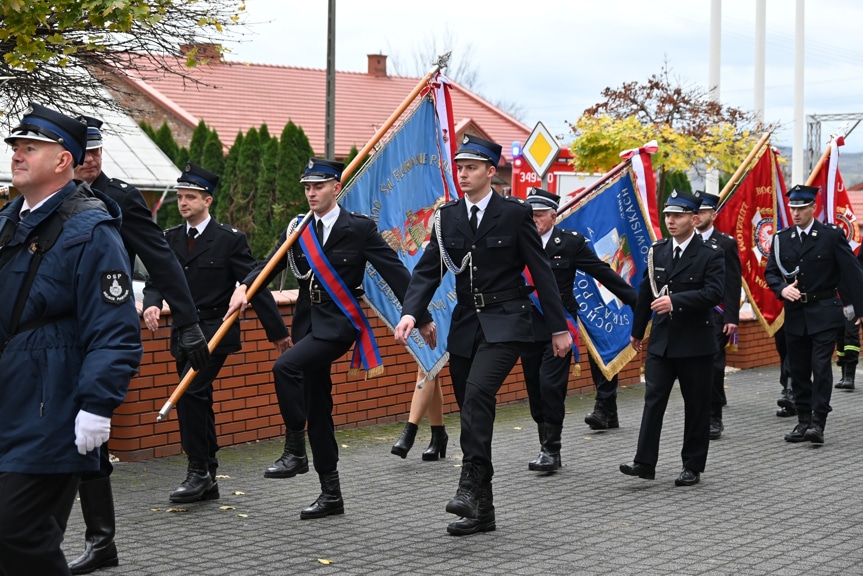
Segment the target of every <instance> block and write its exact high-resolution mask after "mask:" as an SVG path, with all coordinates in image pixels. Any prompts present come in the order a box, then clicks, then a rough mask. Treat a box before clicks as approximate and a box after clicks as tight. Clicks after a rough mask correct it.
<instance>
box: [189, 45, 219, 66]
mask: <svg viewBox="0 0 863 576" xmlns="http://www.w3.org/2000/svg"><path fill="white" fill-rule="evenodd" d="M192 50H195V57H196V58H197V59H198V60H209V61H210V62H211V63H215V62H221V61H222V45H221V44H213V43H212V42H202V43H200V44H182V45H181V46H180V54H182V55H183V56H187V55H188V54H189V52H191V51H192Z"/></svg>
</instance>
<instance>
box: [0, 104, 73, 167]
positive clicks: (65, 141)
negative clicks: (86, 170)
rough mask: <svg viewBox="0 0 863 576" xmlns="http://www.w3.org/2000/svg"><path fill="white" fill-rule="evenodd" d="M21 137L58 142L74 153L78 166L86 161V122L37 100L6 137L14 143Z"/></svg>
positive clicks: (9, 142)
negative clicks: (38, 102) (47, 106)
mask: <svg viewBox="0 0 863 576" xmlns="http://www.w3.org/2000/svg"><path fill="white" fill-rule="evenodd" d="M19 138H26V139H28V140H41V141H42V142H56V143H57V144H60V145H61V146H63V148H65V149H66V150H68V151H69V152H70V153H71V154H72V159H73V161H74V163H75V165H76V166H77V165H78V164H81V163H82V162H84V154H86V153H87V148H86V147H87V124H86V123H85V122H82V121H81V120H78V119H76V118H71V117H69V116H66V115H65V114H60V113H59V112H57V111H56V110H51V109H50V108H46V107H45V106H42V105H40V104H36V103H35V102H31V103H30V107H29V108H27V110H26V111H25V112H24V116H23V117H22V118H21V121H20V122H19V123H18V126H16V127H15V128H13V129H12V133H11V134H9V136H8V137H7V138H6V143H7V144H13V143H14V142H15V141H16V140H17V139H19Z"/></svg>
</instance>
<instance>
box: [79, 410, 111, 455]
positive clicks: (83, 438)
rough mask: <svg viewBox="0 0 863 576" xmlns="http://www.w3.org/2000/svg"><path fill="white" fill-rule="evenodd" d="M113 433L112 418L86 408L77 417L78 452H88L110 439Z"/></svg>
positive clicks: (83, 453)
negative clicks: (93, 412)
mask: <svg viewBox="0 0 863 576" xmlns="http://www.w3.org/2000/svg"><path fill="white" fill-rule="evenodd" d="M110 435H111V419H110V418H105V417H104V416H98V415H96V414H92V413H90V412H85V411H84V410H79V411H78V416H76V417H75V445H76V446H77V447H78V453H79V454H81V455H85V454H87V452H90V451H91V450H95V449H96V448H98V447H99V446H101V445H102V444H104V443H105V442H107V441H108V437H109V436H110Z"/></svg>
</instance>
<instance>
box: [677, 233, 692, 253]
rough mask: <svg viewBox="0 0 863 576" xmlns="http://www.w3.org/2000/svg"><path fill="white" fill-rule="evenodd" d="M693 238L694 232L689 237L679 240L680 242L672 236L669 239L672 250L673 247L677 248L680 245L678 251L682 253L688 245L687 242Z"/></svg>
mask: <svg viewBox="0 0 863 576" xmlns="http://www.w3.org/2000/svg"><path fill="white" fill-rule="evenodd" d="M693 238H695V232H693V233H692V235H691V236H690V237H689V238H687V239H686V240H684V241H683V242H680V243H678V242H677V238H672V239H671V244H672V246H671V247H672V250H673V249H674V248H677V247H678V246H680V253H681V254H683V253H684V252H686V248H687V247H688V246H689V243H690V242H692V239H693Z"/></svg>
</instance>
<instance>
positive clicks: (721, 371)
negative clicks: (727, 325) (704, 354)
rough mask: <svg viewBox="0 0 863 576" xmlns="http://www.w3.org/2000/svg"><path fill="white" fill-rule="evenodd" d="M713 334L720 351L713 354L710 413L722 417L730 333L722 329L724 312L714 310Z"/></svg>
mask: <svg viewBox="0 0 863 576" xmlns="http://www.w3.org/2000/svg"><path fill="white" fill-rule="evenodd" d="M713 313H714V317H713V334H714V335H715V336H716V345H717V346H719V352H717V353H716V354H715V355H714V356H713V378H712V379H711V386H710V415H711V416H716V417H717V418H722V406H723V405H725V363H726V356H725V346H726V345H727V344H728V335H727V334H725V333H724V332H723V331H722V328H723V326H724V324H723V323H722V314H720V313H719V312H716V311H715V310H714V312H713Z"/></svg>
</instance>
